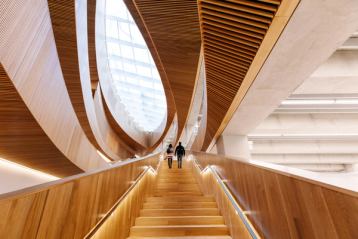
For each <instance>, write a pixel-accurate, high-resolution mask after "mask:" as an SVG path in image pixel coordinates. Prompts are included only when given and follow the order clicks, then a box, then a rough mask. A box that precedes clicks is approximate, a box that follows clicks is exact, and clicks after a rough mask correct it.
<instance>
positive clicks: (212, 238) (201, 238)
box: [127, 236, 232, 239]
mask: <svg viewBox="0 0 358 239" xmlns="http://www.w3.org/2000/svg"><path fill="white" fill-rule="evenodd" d="M149 238H150V239H188V238H190V239H232V238H231V237H230V236H190V237H187V236H182V237H180V236H179V237H137V236H134V237H127V239H149Z"/></svg>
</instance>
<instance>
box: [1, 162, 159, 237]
mask: <svg viewBox="0 0 358 239" xmlns="http://www.w3.org/2000/svg"><path fill="white" fill-rule="evenodd" d="M158 157H159V156H158V155H153V156H149V157H147V158H145V159H141V160H135V161H134V162H131V163H127V164H123V163H119V164H118V166H115V165H114V166H113V168H111V169H107V170H102V171H98V172H93V173H87V174H83V175H78V176H74V177H70V178H67V179H63V180H59V181H54V182H51V183H47V184H43V185H39V186H35V187H32V188H27V189H24V190H20V191H17V192H12V193H9V194H4V195H2V196H1V197H0V212H1V215H2V216H1V218H0V238H44V239H47V238H83V237H84V236H85V235H86V234H87V233H88V232H89V231H90V230H91V228H93V227H94V226H95V225H96V223H97V222H98V221H99V220H100V218H101V217H102V216H103V215H104V214H105V213H107V212H108V211H109V209H110V208H111V207H112V206H113V205H114V203H115V202H116V201H117V200H118V199H119V198H120V197H121V195H122V194H123V193H124V192H125V191H126V190H127V189H128V188H129V187H130V185H131V182H132V181H133V180H135V179H136V178H137V177H138V176H139V175H140V174H141V173H142V172H143V171H144V169H145V166H152V167H154V168H155V167H156V165H157V164H158Z"/></svg>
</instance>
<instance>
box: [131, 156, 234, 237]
mask: <svg viewBox="0 0 358 239" xmlns="http://www.w3.org/2000/svg"><path fill="white" fill-rule="evenodd" d="M185 166H186V165H184V168H185ZM173 167H175V168H173V169H168V168H167V166H166V163H165V164H162V166H161V168H160V170H159V173H158V178H157V180H156V185H155V187H154V190H153V191H152V194H151V195H150V196H147V197H146V198H145V199H144V202H143V204H142V209H141V210H140V212H139V215H138V217H137V218H136V219H135V222H134V223H135V225H134V226H132V227H131V229H130V237H128V239H145V238H152V239H153V238H158V239H169V238H171V239H175V238H177V239H181V238H191V239H213V238H216V239H231V237H230V235H229V234H230V232H229V228H228V227H227V225H225V221H224V218H223V216H222V215H220V210H219V209H218V207H217V203H216V201H215V197H214V196H213V195H204V194H203V193H202V191H201V188H200V185H199V184H198V182H197V181H196V178H195V177H194V175H193V173H192V171H191V168H185V169H177V168H176V164H175V163H174V164H173Z"/></svg>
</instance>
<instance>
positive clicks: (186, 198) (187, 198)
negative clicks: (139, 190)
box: [145, 195, 215, 202]
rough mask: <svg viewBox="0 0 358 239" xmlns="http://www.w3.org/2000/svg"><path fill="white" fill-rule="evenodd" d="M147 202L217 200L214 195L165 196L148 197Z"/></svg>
mask: <svg viewBox="0 0 358 239" xmlns="http://www.w3.org/2000/svg"><path fill="white" fill-rule="evenodd" d="M145 202H215V199H214V197H213V196H183V195H177V196H163V197H147V198H145Z"/></svg>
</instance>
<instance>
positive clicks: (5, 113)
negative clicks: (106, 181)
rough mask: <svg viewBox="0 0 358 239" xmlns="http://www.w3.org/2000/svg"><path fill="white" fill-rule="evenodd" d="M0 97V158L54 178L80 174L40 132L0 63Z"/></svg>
mask: <svg viewBox="0 0 358 239" xmlns="http://www.w3.org/2000/svg"><path fill="white" fill-rule="evenodd" d="M0 98H1V100H0V157H2V158H4V159H6V160H10V161H14V162H16V163H19V164H21V165H24V166H27V167H29V168H33V169H36V170H39V171H42V172H45V173H49V174H52V175H54V176H57V177H66V176H70V175H74V174H78V173H81V172H83V171H82V170H81V169H79V168H78V167H77V166H76V165H74V164H73V163H72V162H71V161H70V160H68V159H67V158H66V156H65V155H63V153H62V152H61V151H59V150H58V149H57V147H56V146H55V145H54V144H53V143H52V141H51V139H50V138H49V137H48V136H47V135H46V133H45V132H44V131H43V130H42V128H41V126H40V125H39V124H38V123H37V121H36V119H35V118H34V117H33V116H32V114H31V112H30V110H29V109H28V108H27V106H26V104H25V103H24V102H23V100H22V98H21V96H20V95H19V94H18V92H17V90H16V88H15V87H14V85H13V83H12V82H11V80H10V78H9V77H8V75H7V73H6V72H5V70H4V68H3V66H2V65H1V64H0ZM2 183H6V182H2Z"/></svg>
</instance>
